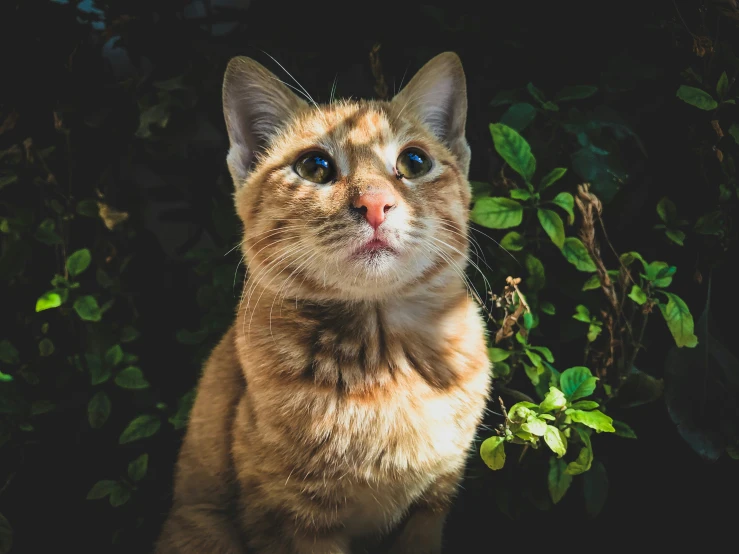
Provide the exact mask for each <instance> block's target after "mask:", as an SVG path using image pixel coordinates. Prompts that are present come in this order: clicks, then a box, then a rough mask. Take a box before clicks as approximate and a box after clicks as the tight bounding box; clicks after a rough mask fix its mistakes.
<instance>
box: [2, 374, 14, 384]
mask: <svg viewBox="0 0 739 554" xmlns="http://www.w3.org/2000/svg"><path fill="white" fill-rule="evenodd" d="M11 381H13V376H12V375H9V374H7V373H3V372H2V371H0V383H10V382H11Z"/></svg>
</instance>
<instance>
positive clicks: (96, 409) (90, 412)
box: [87, 390, 111, 429]
mask: <svg viewBox="0 0 739 554" xmlns="http://www.w3.org/2000/svg"><path fill="white" fill-rule="evenodd" d="M110 408H111V405H110V398H108V395H107V394H105V391H101V390H100V391H97V392H96V393H95V394H94V395H93V397H92V398H91V399H90V402H88V404H87V421H89V422H90V427H92V428H93V429H100V428H101V427H102V426H103V425H105V422H106V421H108V417H109V416H110Z"/></svg>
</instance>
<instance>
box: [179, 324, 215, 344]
mask: <svg viewBox="0 0 739 554" xmlns="http://www.w3.org/2000/svg"><path fill="white" fill-rule="evenodd" d="M208 332H209V331H208V328H207V327H203V328H202V329H198V330H197V331H188V330H187V329H180V330H179V331H177V335H176V336H177V342H179V343H182V344H190V345H193V344H200V343H201V342H203V341H204V340H205V337H207V336H208Z"/></svg>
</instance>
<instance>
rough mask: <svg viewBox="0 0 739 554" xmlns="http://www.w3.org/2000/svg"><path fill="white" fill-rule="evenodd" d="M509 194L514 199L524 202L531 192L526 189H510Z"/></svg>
mask: <svg viewBox="0 0 739 554" xmlns="http://www.w3.org/2000/svg"><path fill="white" fill-rule="evenodd" d="M510 194H511V198H513V199H514V200H523V201H524V202H525V201H526V200H528V199H529V198H531V193H530V192H529V191H527V190H526V189H511V192H510Z"/></svg>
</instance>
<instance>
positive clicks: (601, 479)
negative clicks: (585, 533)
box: [583, 462, 608, 519]
mask: <svg viewBox="0 0 739 554" xmlns="http://www.w3.org/2000/svg"><path fill="white" fill-rule="evenodd" d="M583 492H584V494H585V513H587V514H588V517H589V518H591V519H592V518H595V517H597V516H598V514H600V512H601V510H603V506H604V505H605V503H606V499H607V498H608V474H607V473H606V468H605V467H604V466H603V464H602V463H600V462H595V463H594V464H593V467H592V468H591V469H590V471H588V472H587V473H586V474H585V475H583Z"/></svg>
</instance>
